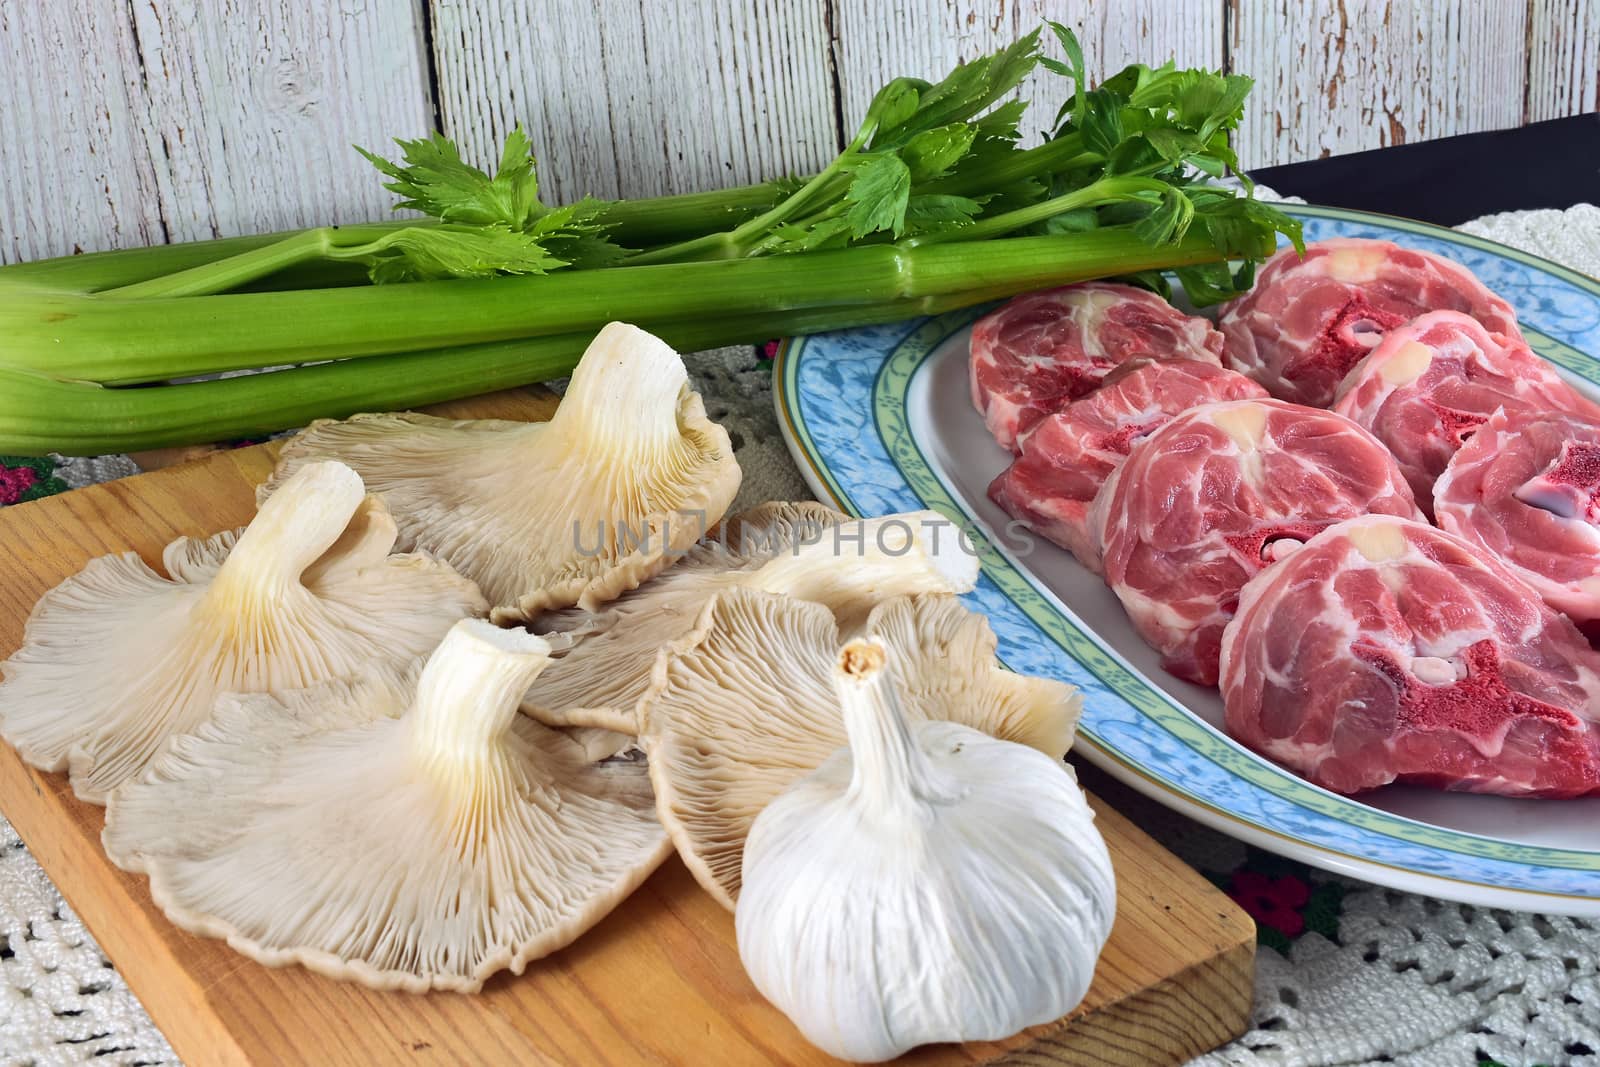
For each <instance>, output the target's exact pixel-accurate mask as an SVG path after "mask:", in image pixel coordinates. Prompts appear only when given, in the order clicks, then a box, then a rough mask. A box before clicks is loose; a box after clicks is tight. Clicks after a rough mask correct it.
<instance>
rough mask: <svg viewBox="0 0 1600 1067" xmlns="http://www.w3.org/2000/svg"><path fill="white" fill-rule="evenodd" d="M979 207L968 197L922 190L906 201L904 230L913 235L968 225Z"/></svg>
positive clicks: (980, 208)
mask: <svg viewBox="0 0 1600 1067" xmlns="http://www.w3.org/2000/svg"><path fill="white" fill-rule="evenodd" d="M982 210H983V205H982V204H980V203H979V202H978V201H976V200H973V199H972V198H971V197H966V196H949V195H946V194H940V193H921V194H918V195H915V196H912V197H911V198H910V199H909V200H907V201H906V221H905V229H906V232H907V233H912V234H921V233H937V232H940V231H943V230H956V229H960V228H961V227H963V226H970V225H971V224H972V220H973V218H974V217H976V216H977V214H978V213H979V212H980V211H982Z"/></svg>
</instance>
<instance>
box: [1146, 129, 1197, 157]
mask: <svg viewBox="0 0 1600 1067" xmlns="http://www.w3.org/2000/svg"><path fill="white" fill-rule="evenodd" d="M1143 137H1144V139H1145V141H1146V142H1147V143H1149V145H1150V146H1151V147H1152V148H1154V149H1155V150H1156V152H1158V153H1159V154H1160V156H1161V158H1162V159H1165V160H1166V161H1167V162H1169V163H1181V162H1183V161H1184V160H1185V159H1187V158H1188V157H1189V156H1192V155H1194V154H1195V153H1197V152H1202V151H1204V150H1205V146H1206V145H1205V142H1204V141H1203V140H1201V139H1200V138H1199V137H1198V136H1196V135H1195V134H1192V133H1188V132H1186V131H1184V130H1174V129H1170V128H1157V129H1154V130H1148V131H1146V132H1145V133H1144V134H1143Z"/></svg>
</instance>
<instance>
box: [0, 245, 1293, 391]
mask: <svg viewBox="0 0 1600 1067" xmlns="http://www.w3.org/2000/svg"><path fill="white" fill-rule="evenodd" d="M1268 251H1270V249H1269V248H1267V247H1266V246H1265V245H1263V251H1262V254H1263V255H1265V254H1266V252H1268ZM1218 258H1219V253H1218V252H1217V250H1216V249H1215V247H1214V246H1213V245H1212V243H1211V242H1210V240H1209V239H1208V238H1207V237H1206V236H1205V235H1203V234H1199V233H1192V234H1189V235H1187V236H1185V237H1184V238H1183V239H1182V240H1180V241H1178V242H1176V243H1173V244H1166V245H1159V246H1156V245H1150V244H1148V243H1146V242H1144V241H1142V240H1141V239H1140V238H1139V237H1137V236H1135V235H1134V234H1133V233H1132V232H1131V231H1130V230H1128V229H1127V228H1125V227H1108V228H1106V229H1101V230H1095V231H1091V232H1088V233H1081V234H1062V235H1055V236H1047V237H1011V238H1002V239H998V240H993V241H985V242H983V243H982V244H976V245H970V246H969V245H964V244H960V243H955V244H948V245H930V246H928V247H922V248H908V247H903V246H897V245H865V246H860V247H856V248H847V249H842V250H839V251H834V252H818V253H812V254H808V255H805V256H776V257H772V258H768V259H754V260H724V261H716V262H705V263H676V264H662V265H658V266H646V267H616V268H612V269H609V270H599V271H582V272H558V273H555V274H550V275H545V276H537V277H518V278H498V279H494V280H491V281H449V282H419V283H415V284H409V285H390V286H374V287H365V288H348V289H328V290H313V291H306V292H281V293H278V292H274V293H229V294H224V295H219V296H196V297H179V298H150V299H140V300H118V299H114V298H111V297H102V296H84V295H82V294H78V293H55V292H45V291H39V290H36V289H32V288H21V287H16V286H6V287H0V339H3V340H0V366H11V367H18V368H23V369H31V370H34V371H37V372H39V373H43V374H48V375H50V376H53V377H56V378H62V379H77V380H84V381H96V382H101V383H104V384H128V383H136V382H145V381H157V380H170V379H173V378H182V377H189V376H194V375H201V374H210V373H215V372H220V371H228V370H239V369H245V368H251V367H261V366H270V365H274V364H283V363H302V362H308V361H311V360H328V359H346V358H352V357H365V356H376V355H385V354H392V353H398V352H411V351H421V350H424V349H433V348H440V347H443V346H455V345H465V344H478V343H485V342H491V341H502V340H515V339H522V338H530V337H541V336H549V335H553V334H562V333H571V332H582V331H593V330H595V329H598V328H599V327H600V326H602V325H604V324H605V323H606V322H610V321H612V320H617V319H620V320H625V321H630V322H653V323H662V322H670V321H675V320H687V321H693V320H697V319H701V318H704V317H707V316H730V315H732V316H738V315H756V314H763V313H766V314H772V313H781V312H787V311H793V310H797V309H801V308H815V307H849V306H863V305H879V304H886V303H891V302H893V301H896V300H902V299H907V298H918V297H938V296H946V295H953V294H958V293H961V292H964V291H968V290H978V291H997V292H1022V291H1025V290H1028V289H1036V288H1040V287H1043V286H1049V285H1061V284H1066V283H1068V282H1072V281H1080V280H1083V279H1086V278H1098V277H1105V276H1107V275H1114V274H1124V273H1131V272H1136V271H1141V270H1159V269H1165V268H1171V267H1178V266H1185V265H1190V264H1197V263H1207V262H1214V261H1215V260H1217V259H1218ZM201 269H205V268H201Z"/></svg>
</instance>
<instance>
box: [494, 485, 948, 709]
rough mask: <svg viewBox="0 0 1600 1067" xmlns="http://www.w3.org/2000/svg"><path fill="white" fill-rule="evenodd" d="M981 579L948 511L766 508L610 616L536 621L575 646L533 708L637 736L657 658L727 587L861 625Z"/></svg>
mask: <svg viewBox="0 0 1600 1067" xmlns="http://www.w3.org/2000/svg"><path fill="white" fill-rule="evenodd" d="M977 580H978V557H977V555H976V554H975V553H973V552H972V551H971V550H970V548H967V547H964V546H963V543H962V541H961V538H960V533H959V531H958V530H957V529H956V527H955V526H953V525H952V524H951V523H950V522H949V521H948V520H946V519H944V518H943V517H942V516H940V515H939V514H937V513H936V512H932V511H920V512H910V513H907V514H905V515H888V516H885V517H883V518H879V519H866V520H857V519H849V518H846V517H845V516H844V515H841V514H839V513H838V512H836V511H833V510H832V509H830V508H826V507H823V506H822V505H821V504H810V503H795V504H782V503H769V504H762V505H760V506H759V507H756V508H752V509H751V510H749V511H746V512H744V513H742V514H740V515H738V516H736V517H735V518H734V519H732V520H730V521H729V522H728V523H727V529H726V530H725V531H724V532H723V533H722V535H721V536H720V537H718V538H716V539H713V540H711V541H708V542H706V543H704V544H701V545H698V546H696V547H695V548H694V549H692V550H691V551H690V552H689V553H688V554H687V555H686V556H685V557H684V558H683V559H682V560H681V561H680V562H678V563H677V564H676V565H674V566H673V567H672V569H670V570H668V571H665V572H663V573H661V574H659V575H657V576H656V577H654V578H652V579H651V580H650V581H648V582H646V583H645V584H644V585H641V586H640V587H639V588H637V589H634V590H632V591H631V592H629V593H626V594H624V595H623V596H622V597H621V598H619V599H618V600H615V601H613V602H612V603H610V604H607V605H606V606H605V607H604V608H602V609H600V610H599V611H596V612H585V611H582V610H577V609H569V610H566V611H554V612H546V613H544V614H541V615H536V616H534V617H533V618H531V619H529V620H527V622H528V625H529V627H530V628H531V629H533V630H534V631H536V632H539V633H560V634H562V635H564V636H566V637H569V638H571V640H572V648H571V649H570V650H569V651H566V652H564V653H562V654H561V655H560V656H559V657H558V658H557V659H556V660H555V661H554V662H552V663H551V664H550V668H549V669H548V670H546V671H545V672H544V673H543V674H541V675H540V676H539V678H538V680H537V681H535V682H534V684H533V688H532V689H531V690H530V691H529V693H528V696H527V698H526V699H525V700H524V701H523V709H522V710H523V711H525V712H527V713H528V714H530V715H532V716H534V718H536V719H538V720H539V721H540V722H543V723H545V724H546V725H549V726H584V727H598V728H602V729H606V730H614V731H618V732H620V733H626V734H633V733H636V732H637V730H638V720H637V717H636V715H635V706H636V705H637V703H638V701H639V699H640V698H641V697H642V696H644V694H645V691H646V690H647V689H649V686H650V671H651V669H652V667H653V665H654V663H655V657H656V653H657V652H659V651H660V650H661V649H663V648H665V647H667V646H668V645H670V644H672V643H673V642H676V641H679V640H681V639H682V638H683V637H684V636H685V635H686V634H688V633H689V631H691V630H692V629H694V627H695V624H696V623H697V622H698V620H699V617H700V613H701V611H702V610H703V609H704V607H705V604H706V601H708V600H710V599H711V597H713V596H714V595H716V594H717V593H718V592H721V591H723V590H727V589H733V588H744V589H760V590H764V591H766V592H769V593H784V594H787V595H789V596H793V597H797V598H799V599H802V600H809V601H813V602H815V603H818V604H821V605H823V606H824V607H826V608H828V609H829V610H830V611H831V612H832V613H833V615H834V617H835V619H836V620H837V621H838V623H839V625H840V626H842V627H845V628H846V629H852V628H854V627H856V626H859V625H860V624H861V622H862V621H863V620H864V619H865V618H866V616H867V614H868V612H870V611H871V610H872V609H873V608H874V607H876V606H877V605H878V604H879V603H880V602H882V601H884V600H887V599H889V598H890V597H895V596H903V595H909V594H913V593H965V592H967V591H969V590H970V589H972V587H973V586H974V585H975V584H976V583H977ZM498 615H499V613H497V617H498Z"/></svg>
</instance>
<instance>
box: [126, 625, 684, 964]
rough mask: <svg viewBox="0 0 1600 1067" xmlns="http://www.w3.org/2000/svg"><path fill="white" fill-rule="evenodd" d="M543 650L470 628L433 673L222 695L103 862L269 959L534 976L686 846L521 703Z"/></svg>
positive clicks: (636, 787)
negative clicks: (526, 971)
mask: <svg viewBox="0 0 1600 1067" xmlns="http://www.w3.org/2000/svg"><path fill="white" fill-rule="evenodd" d="M548 657H549V646H548V645H547V644H546V643H545V642H544V641H543V640H541V639H540V638H537V637H534V636H532V635H530V634H527V633H523V632H520V631H515V630H501V629H498V628H496V627H494V626H493V625H491V624H489V623H487V622H484V621H482V620H477V619H469V620H463V621H462V622H460V623H458V624H457V625H456V626H455V628H454V629H452V630H451V631H450V633H449V634H448V636H446V638H445V639H444V642H443V643H442V644H441V645H440V646H439V648H438V650H437V651H435V652H434V654H433V655H432V656H431V657H429V659H428V661H427V664H426V666H421V665H420V664H413V666H412V667H411V668H409V669H405V670H401V669H395V668H389V669H385V670H382V671H379V672H376V673H374V674H372V675H369V676H367V677H365V678H363V679H361V680H358V681H355V682H335V683H328V684H324V685H321V686H317V687H314V688H311V689H306V690H301V691H297V692H293V693H288V694H285V695H284V696H282V697H280V698H274V697H268V696H241V697H228V698H225V699H223V700H222V701H221V702H220V704H219V706H218V708H217V712H216V716H215V718H214V719H213V720H212V721H211V722H210V723H208V724H206V725H205V726H203V727H201V728H200V729H199V730H198V731H196V732H195V733H194V734H192V735H189V736H185V737H182V738H179V739H177V740H176V741H175V743H174V744H173V746H172V748H171V750H170V751H169V752H168V753H167V755H166V756H164V757H163V758H162V759H160V760H158V761H157V762H156V764H155V765H154V766H153V767H152V768H151V769H150V771H149V772H148V773H147V774H146V775H145V776H144V777H143V778H141V779H140V780H139V781H137V782H133V783H130V784H128V785H126V786H124V787H123V788H122V789H120V790H119V791H118V792H117V794H116V795H115V796H114V797H113V798H112V802H111V805H110V807H109V808H108V810H107V812H106V828H105V833H104V838H103V840H104V843H105V847H106V853H107V855H109V856H110V857H111V859H112V861H113V862H115V863H116V864H117V865H118V866H121V867H123V868H125V869H128V870H134V871H143V872H144V873H146V874H148V875H149V876H150V891H151V895H152V896H153V897H154V898H155V900H156V902H157V904H159V905H160V906H161V907H162V909H163V910H165V912H166V913H167V916H168V917H169V918H170V919H172V921H173V922H175V923H177V924H178V925H180V926H182V927H184V928H185V929H187V930H191V931H193V932H195V933H199V934H204V935H207V936H211V937H222V938H226V939H227V940H228V943H229V945H231V946H232V947H233V948H235V949H237V950H238V951H240V952H243V953H244V954H245V955H247V956H249V957H251V958H252V959H255V960H258V961H260V962H262V963H265V964H268V965H270V966H281V965H286V964H290V963H299V964H302V965H304V966H306V967H309V968H311V969H312V970H315V971H317V972H318V973H321V974H325V975H328V976H330V977H334V978H343V979H352V980H355V981H358V982H360V983H362V984H363V985H368V986H371V987H373V988H376V989H402V990H406V991H409V992H423V991H426V990H429V989H449V990H455V991H458V992H474V991H476V990H477V989H478V988H479V987H480V986H481V985H482V984H483V982H484V980H485V979H486V978H488V977H489V976H490V975H491V974H493V973H495V972H496V971H499V970H503V969H507V968H509V969H510V970H511V971H512V972H513V973H518V974H520V973H521V972H522V970H523V968H524V966H525V965H526V964H527V963H528V962H529V961H530V960H534V959H537V958H539V957H540V956H544V955H546V954H548V953H550V952H553V951H555V950H556V949H559V948H561V947H562V946H564V945H566V944H568V943H570V942H571V941H572V940H573V939H574V938H576V937H577V936H578V935H579V934H581V933H582V932H583V931H585V930H587V929H588V928H589V927H590V926H592V925H593V924H594V923H596V922H598V921H599V920H600V919H601V918H603V917H604V916H605V915H606V914H607V913H608V912H610V910H611V909H612V908H613V907H614V906H615V905H616V904H617V903H618V902H619V901H621V900H622V899H623V898H624V897H626V896H627V895H628V893H630V892H631V891H632V890H633V889H634V887H636V886H637V885H638V884H639V883H640V882H642V881H643V880H644V879H645V877H646V876H647V875H649V873H650V872H651V871H652V870H654V869H655V868H656V866H657V865H658V864H659V863H660V862H661V860H662V859H663V858H664V857H665V856H666V855H667V853H668V852H669V851H670V845H669V844H668V842H667V839H666V835H665V834H664V833H663V831H662V829H661V826H660V824H659V823H658V822H657V821H656V818H655V812H654V808H653V806H652V801H651V795H650V785H649V780H648V777H647V772H646V771H645V769H644V768H643V767H642V766H640V765H639V764H638V763H635V762H628V761H619V762H615V763H603V764H591V763H589V762H588V761H587V760H586V759H585V758H584V756H583V754H582V751H581V749H580V748H579V747H578V746H577V745H575V744H573V743H572V742H571V741H569V740H568V739H567V738H566V737H565V736H564V735H562V734H561V733H560V732H558V731H554V730H550V729H547V728H546V727H543V726H540V725H539V724H538V723H536V722H533V721H532V720H531V719H529V718H527V717H526V716H524V715H518V714H517V711H516V707H517V697H518V695H519V694H520V693H522V692H523V690H525V689H526V688H527V686H528V683H529V682H530V681H531V680H532V678H533V676H534V675H536V674H537V673H538V672H539V670H540V669H542V668H543V666H544V664H545V663H546V661H547V660H548Z"/></svg>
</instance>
